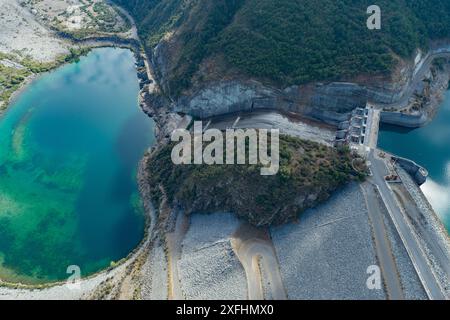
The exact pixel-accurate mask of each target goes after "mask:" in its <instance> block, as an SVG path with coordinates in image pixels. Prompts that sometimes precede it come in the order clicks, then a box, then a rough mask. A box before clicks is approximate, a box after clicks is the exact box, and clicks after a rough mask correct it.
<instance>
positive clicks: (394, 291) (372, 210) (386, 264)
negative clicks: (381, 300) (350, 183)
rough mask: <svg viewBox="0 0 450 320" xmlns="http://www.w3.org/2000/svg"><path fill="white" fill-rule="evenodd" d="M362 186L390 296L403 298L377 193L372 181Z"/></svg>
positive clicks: (395, 298)
mask: <svg viewBox="0 0 450 320" xmlns="http://www.w3.org/2000/svg"><path fill="white" fill-rule="evenodd" d="M362 188H363V192H364V196H365V198H366V201H367V208H368V211H369V218H370V221H371V222H372V226H373V233H374V239H375V247H376V250H377V256H378V259H379V262H380V268H381V270H382V275H383V278H384V280H385V283H386V289H387V293H388V296H389V298H390V299H392V300H403V299H404V298H405V297H404V295H403V290H402V285H401V283H400V279H399V274H398V270H397V265H396V264H395V261H394V257H393V256H392V249H391V246H390V244H389V240H388V238H387V235H386V229H385V225H384V222H383V214H382V212H381V209H380V203H379V201H378V198H377V194H376V193H375V192H374V186H373V185H372V184H371V183H364V184H363V185H362Z"/></svg>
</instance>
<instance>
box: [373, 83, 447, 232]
mask: <svg viewBox="0 0 450 320" xmlns="http://www.w3.org/2000/svg"><path fill="white" fill-rule="evenodd" d="M379 146H380V148H382V149H384V150H386V151H390V152H392V153H394V154H397V155H399V156H402V157H406V158H409V159H412V160H414V161H416V162H417V163H419V164H420V165H422V166H424V167H425V168H427V169H428V171H429V173H430V177H429V178H428V181H427V182H426V183H425V184H424V185H423V186H422V190H423V192H424V194H425V195H426V197H427V198H428V200H429V201H430V203H431V205H432V206H433V208H434V209H435V211H436V213H437V214H438V215H439V216H440V218H441V219H442V221H443V222H444V225H445V226H446V228H447V230H448V231H450V91H449V92H447V94H446V97H445V100H444V102H443V104H442V105H441V107H440V109H439V111H438V113H437V115H436V117H435V118H434V119H433V121H432V122H431V123H429V124H428V125H427V126H425V127H423V128H419V129H415V130H405V129H399V128H394V127H391V126H384V127H383V128H382V130H381V131H380V138H379Z"/></svg>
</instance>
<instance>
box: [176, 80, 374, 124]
mask: <svg viewBox="0 0 450 320" xmlns="http://www.w3.org/2000/svg"><path fill="white" fill-rule="evenodd" d="M366 101H367V91H366V89H364V88H362V87H360V86H358V85H356V84H352V83H330V84H326V85H322V84H318V85H314V86H292V87H289V88H286V89H285V90H278V89H276V88H272V87H268V86H264V85H263V84H261V83H260V82H257V81H238V80H231V81H221V82H216V83H211V84H209V85H207V86H205V87H204V88H202V89H200V90H198V91H196V92H195V93H194V94H192V95H190V96H182V97H180V98H179V99H178V100H177V101H175V102H174V103H173V104H172V107H171V109H172V110H174V111H176V112H183V113H188V114H191V115H193V116H196V117H199V118H208V117H212V116H216V115H220V114H226V113H232V112H238V111H251V110H257V109H274V110H283V111H292V112H297V113H301V114H304V115H306V116H309V117H312V118H317V119H320V120H323V121H325V122H330V123H333V124H334V123H337V122H339V121H343V120H344V119H345V118H346V115H347V114H348V113H349V112H350V111H351V110H353V109H354V108H356V107H363V106H365V104H366Z"/></svg>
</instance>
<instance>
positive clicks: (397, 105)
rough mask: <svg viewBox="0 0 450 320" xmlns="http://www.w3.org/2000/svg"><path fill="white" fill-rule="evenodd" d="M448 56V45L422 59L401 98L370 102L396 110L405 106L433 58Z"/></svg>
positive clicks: (378, 106) (449, 49)
mask: <svg viewBox="0 0 450 320" xmlns="http://www.w3.org/2000/svg"><path fill="white" fill-rule="evenodd" d="M449 57H450V46H449V47H442V48H440V49H436V50H434V51H433V52H432V53H431V54H429V55H428V57H427V58H426V59H425V60H424V62H423V64H422V65H421V66H420V67H419V69H418V70H417V72H416V73H415V75H414V76H413V80H412V81H411V83H410V84H409V85H408V87H407V89H406V91H405V92H404V94H403V96H402V98H401V99H400V100H399V101H397V102H394V103H390V104H374V103H371V104H372V105H373V106H375V107H377V108H379V109H383V108H393V109H396V110H398V109H403V108H404V107H406V106H407V104H408V102H409V100H410V98H411V97H412V96H413V94H414V91H415V90H416V88H417V86H418V84H419V83H420V82H422V81H423V78H424V76H425V74H426V73H427V71H428V70H429V69H430V66H431V64H432V63H433V60H434V59H437V58H449Z"/></svg>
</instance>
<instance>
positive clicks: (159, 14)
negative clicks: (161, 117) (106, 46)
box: [116, 0, 450, 95]
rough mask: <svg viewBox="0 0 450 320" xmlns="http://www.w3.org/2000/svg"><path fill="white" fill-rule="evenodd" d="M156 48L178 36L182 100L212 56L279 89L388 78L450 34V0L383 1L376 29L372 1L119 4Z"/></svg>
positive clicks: (131, 0)
mask: <svg viewBox="0 0 450 320" xmlns="http://www.w3.org/2000/svg"><path fill="white" fill-rule="evenodd" d="M116 2H118V3H119V4H121V5H123V6H124V7H126V8H127V9H128V10H129V11H130V12H131V13H132V14H133V15H134V16H135V17H136V20H137V22H138V25H139V29H140V33H141V36H142V38H143V39H144V40H145V45H146V46H147V47H148V48H152V47H154V46H155V45H156V44H157V43H158V42H159V41H160V40H161V39H162V38H163V37H164V36H168V35H171V41H173V42H174V43H176V44H177V46H176V47H177V50H176V53H174V54H173V57H169V58H168V59H169V60H170V62H171V63H172V66H171V68H172V71H171V74H170V79H169V87H170V88H171V93H172V94H173V95H177V94H178V93H180V92H181V91H182V90H183V89H186V88H188V87H189V86H190V85H191V81H192V77H193V75H194V74H195V73H196V72H197V71H198V68H199V66H200V65H201V63H202V61H205V58H207V57H212V58H213V59H210V60H213V61H214V57H221V59H217V61H222V62H221V63H222V64H223V63H225V64H226V67H224V68H222V69H223V70H224V72H226V70H229V69H233V70H239V72H241V73H243V74H245V75H247V76H250V77H257V78H260V79H263V80H268V81H273V82H275V83H276V84H278V85H279V86H286V85H290V84H302V83H307V82H312V81H322V80H339V79H349V78H351V77H353V76H355V75H357V74H367V75H375V74H376V75H379V74H388V73H389V71H390V70H392V68H393V66H394V65H395V63H396V61H395V56H400V57H410V56H411V54H412V53H413V51H414V49H415V48H417V47H422V48H426V46H427V44H428V41H429V40H430V39H440V38H445V37H448V36H449V35H450V1H448V0H379V1H377V5H379V6H380V7H381V10H382V12H381V13H382V29H381V30H368V29H367V27H366V19H367V17H368V15H367V14H366V9H367V7H368V6H369V5H371V4H373V3H372V2H373V1H367V0H315V1H309V0H116Z"/></svg>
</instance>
